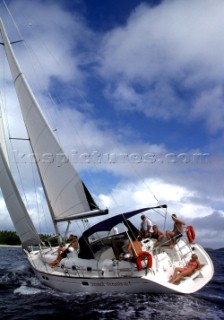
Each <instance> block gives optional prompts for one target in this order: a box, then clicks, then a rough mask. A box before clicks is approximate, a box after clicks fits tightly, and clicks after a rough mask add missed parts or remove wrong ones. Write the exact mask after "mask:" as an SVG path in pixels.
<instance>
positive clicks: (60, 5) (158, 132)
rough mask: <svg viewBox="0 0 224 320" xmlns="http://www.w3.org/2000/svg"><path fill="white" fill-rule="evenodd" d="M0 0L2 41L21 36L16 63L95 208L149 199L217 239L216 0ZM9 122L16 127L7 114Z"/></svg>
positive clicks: (220, 109)
mask: <svg viewBox="0 0 224 320" xmlns="http://www.w3.org/2000/svg"><path fill="white" fill-rule="evenodd" d="M5 3H6V4H7V7H8V9H9V11H10V13H11V14H12V16H13V18H14V21H15V24H16V26H17V27H18V30H19V32H18V30H17V27H15V25H14V24H13V22H12V20H11V19H10V17H9V14H8V12H7V10H6V8H5V7H4V4H3V3H2V2H1V5H0V12H1V17H2V19H3V21H4V22H5V25H6V28H7V30H8V33H9V36H10V39H11V40H12V41H13V40H17V39H18V38H20V37H21V36H22V37H23V38H24V40H25V42H24V44H25V46H22V45H20V44H17V45H16V46H14V48H15V50H16V54H17V56H18V60H19V62H20V64H21V65H22V68H23V69H24V71H25V73H26V74H27V77H28V79H29V81H30V83H31V84H32V87H33V88H34V91H35V94H36V95H37V97H38V99H39V101H40V102H41V103H42V105H43V110H44V113H45V114H46V116H47V118H48V121H49V122H50V124H51V125H52V127H53V128H54V129H57V134H58V136H59V138H60V140H61V142H62V144H63V146H64V149H65V151H66V152H67V153H68V155H69V156H70V157H71V158H72V159H73V162H74V165H75V167H77V168H78V170H79V172H80V174H81V176H82V178H83V179H84V181H85V183H86V185H87V186H88V187H89V189H90V190H91V192H92V193H93V194H94V196H95V198H96V200H97V201H98V202H100V204H101V206H105V205H106V206H109V207H110V208H112V212H119V210H121V209H125V210H126V209H127V210H129V209H133V208H139V207H141V206H143V207H144V206H148V205H151V204H152V205H154V204H155V203H157V201H156V200H155V198H156V199H158V202H159V203H164V202H166V203H167V204H168V207H169V212H170V213H173V212H175V213H176V214H177V215H178V216H180V217H181V218H182V219H183V220H185V221H186V223H192V224H193V225H194V226H195V227H196V230H197V235H198V241H199V242H200V243H202V244H203V245H205V246H211V247H220V246H223V240H224V235H223V231H222V230H223V226H224V211H223V204H224V199H223V182H222V178H223V128H224V126H223V124H224V105H223V104H224V99H223V98H224V91H223V82H224V76H223V75H224V60H223V56H224V40H223V35H222V32H223V31H222V30H223V28H224V21H223V15H224V3H223V1H222V0H213V1H209V0H197V1H195V0H164V1H140V0H122V1H114V0H107V1H105V0H104V1H103V0H73V1H57V0H55V1H25V0H20V1H5ZM18 13H19V14H18ZM19 33H20V35H19ZM8 79H9V78H7V77H6V80H8ZM2 81H3V80H2V79H1V82H2ZM7 89H8V90H9V92H10V99H9V100H10V101H9V102H10V103H11V106H12V107H11V108H12V109H13V108H14V106H15V108H16V103H15V102H14V98H13V95H12V93H11V90H12V89H11V86H8V87H7ZM49 95H50V96H51V97H52V98H53V100H54V103H52V99H49ZM10 121H11V130H12V132H15V133H14V134H15V135H18V134H20V135H21V134H24V133H22V132H23V131H22V128H21V127H20V126H18V125H17V126H15V121H16V123H17V118H16V119H15V116H14V115H13V113H12V115H11V117H10ZM15 148H16V147H15ZM84 153H86V154H88V155H89V157H88V158H84V157H82V155H83V154H84ZM74 154H75V155H76V156H74ZM108 155H109V156H108ZM108 159H109V160H110V161H109V160H108ZM27 180H28V181H27V186H30V181H29V179H28V178H27ZM27 188H28V187H27ZM28 189H29V188H28ZM28 193H29V194H30V198H31V197H32V196H31V195H32V192H31V191H30V189H29V192H28ZM154 196H155V197H154ZM28 198H29V196H28ZM1 206H2V212H4V210H5V209H4V205H3V204H2V202H1ZM30 207H32V201H31V204H30ZM33 210H34V209H33ZM5 217H6V215H5V214H2V221H1V218H0V222H1V224H2V227H1V226H0V228H4V227H7V226H9V225H10V222H9V220H8V219H6V218H5ZM156 219H157V217H154V216H153V217H152V220H155V221H156ZM169 220H171V219H169ZM156 222H157V221H156ZM169 223H170V226H171V221H169Z"/></svg>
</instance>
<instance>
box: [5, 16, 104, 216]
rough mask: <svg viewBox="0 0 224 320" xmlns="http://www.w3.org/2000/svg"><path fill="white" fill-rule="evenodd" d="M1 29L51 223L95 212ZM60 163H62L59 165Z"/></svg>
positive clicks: (92, 203)
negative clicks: (46, 200) (50, 215)
mask: <svg viewBox="0 0 224 320" xmlns="http://www.w3.org/2000/svg"><path fill="white" fill-rule="evenodd" d="M0 29H1V33H2V38H3V43H4V47H5V51H6V55H7V59H8V63H9V66H10V70H11V74H12V78H13V81H14V85H15V89H16V92H17V96H18V100H19V103H20V107H21V111H22V115H23V119H24V122H25V125H26V128H27V131H28V134H29V138H30V144H31V147H32V150H33V153H34V156H35V158H36V162H37V166H38V170H39V173H40V177H41V181H42V184H43V186H44V190H45V193H46V195H47V199H48V204H49V206H50V209H51V214H52V215H53V220H55V221H60V220H61V219H66V218H67V217H71V216H73V217H74V216H75V215H76V214H79V213H82V212H90V211H91V210H94V209H96V210H98V209H99V208H98V206H97V205H96V203H95V202H94V200H93V198H92V197H90V193H89V191H88V190H87V189H86V187H85V185H84V184H83V182H82V181H81V179H80V178H79V176H78V175H77V172H76V171H75V169H74V167H73V166H72V164H71V163H70V162H69V160H68V158H67V157H66V156H65V154H64V152H63V150H62V148H61V147H60V145H59V143H58V141H57V140H56V138H55V136H54V134H53V132H52V130H51V129H50V128H49V126H48V124H47V122H46V120H45V118H44V116H43V114H42V112H41V110H40V107H39V105H38V102H37V101H36V99H35V97H34V95H33V94H32V91H31V89H30V87H29V85H28V83H27V81H26V79H25V77H24V74H23V73H22V71H21V69H20V67H19V64H18V62H17V61H16V58H15V56H14V53H13V51H12V47H11V44H10V42H9V39H8V37H7V34H6V31H5V29H4V26H3V23H2V21H0ZM60 160H61V163H59V161H60Z"/></svg>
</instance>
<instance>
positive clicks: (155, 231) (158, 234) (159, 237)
mask: <svg viewBox="0 0 224 320" xmlns="http://www.w3.org/2000/svg"><path fill="white" fill-rule="evenodd" d="M152 230H153V233H152V235H151V239H156V240H157V242H160V241H161V240H162V238H163V237H164V236H165V234H164V232H162V231H160V230H159V229H158V227H157V226H156V225H154V226H153V227H152Z"/></svg>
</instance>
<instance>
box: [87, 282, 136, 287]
mask: <svg viewBox="0 0 224 320" xmlns="http://www.w3.org/2000/svg"><path fill="white" fill-rule="evenodd" d="M90 284H91V286H95V287H116V286H117V287H118V286H119V287H122V286H126V287H127V286H130V282H91V283H90Z"/></svg>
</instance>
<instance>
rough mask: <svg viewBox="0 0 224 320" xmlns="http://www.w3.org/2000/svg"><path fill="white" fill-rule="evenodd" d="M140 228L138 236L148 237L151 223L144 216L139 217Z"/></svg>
mask: <svg viewBox="0 0 224 320" xmlns="http://www.w3.org/2000/svg"><path fill="white" fill-rule="evenodd" d="M141 220H142V222H141V226H140V234H141V236H142V237H143V238H147V237H150V235H151V228H152V222H151V221H150V220H149V218H147V217H146V216H145V215H144V214H143V215H141Z"/></svg>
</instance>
